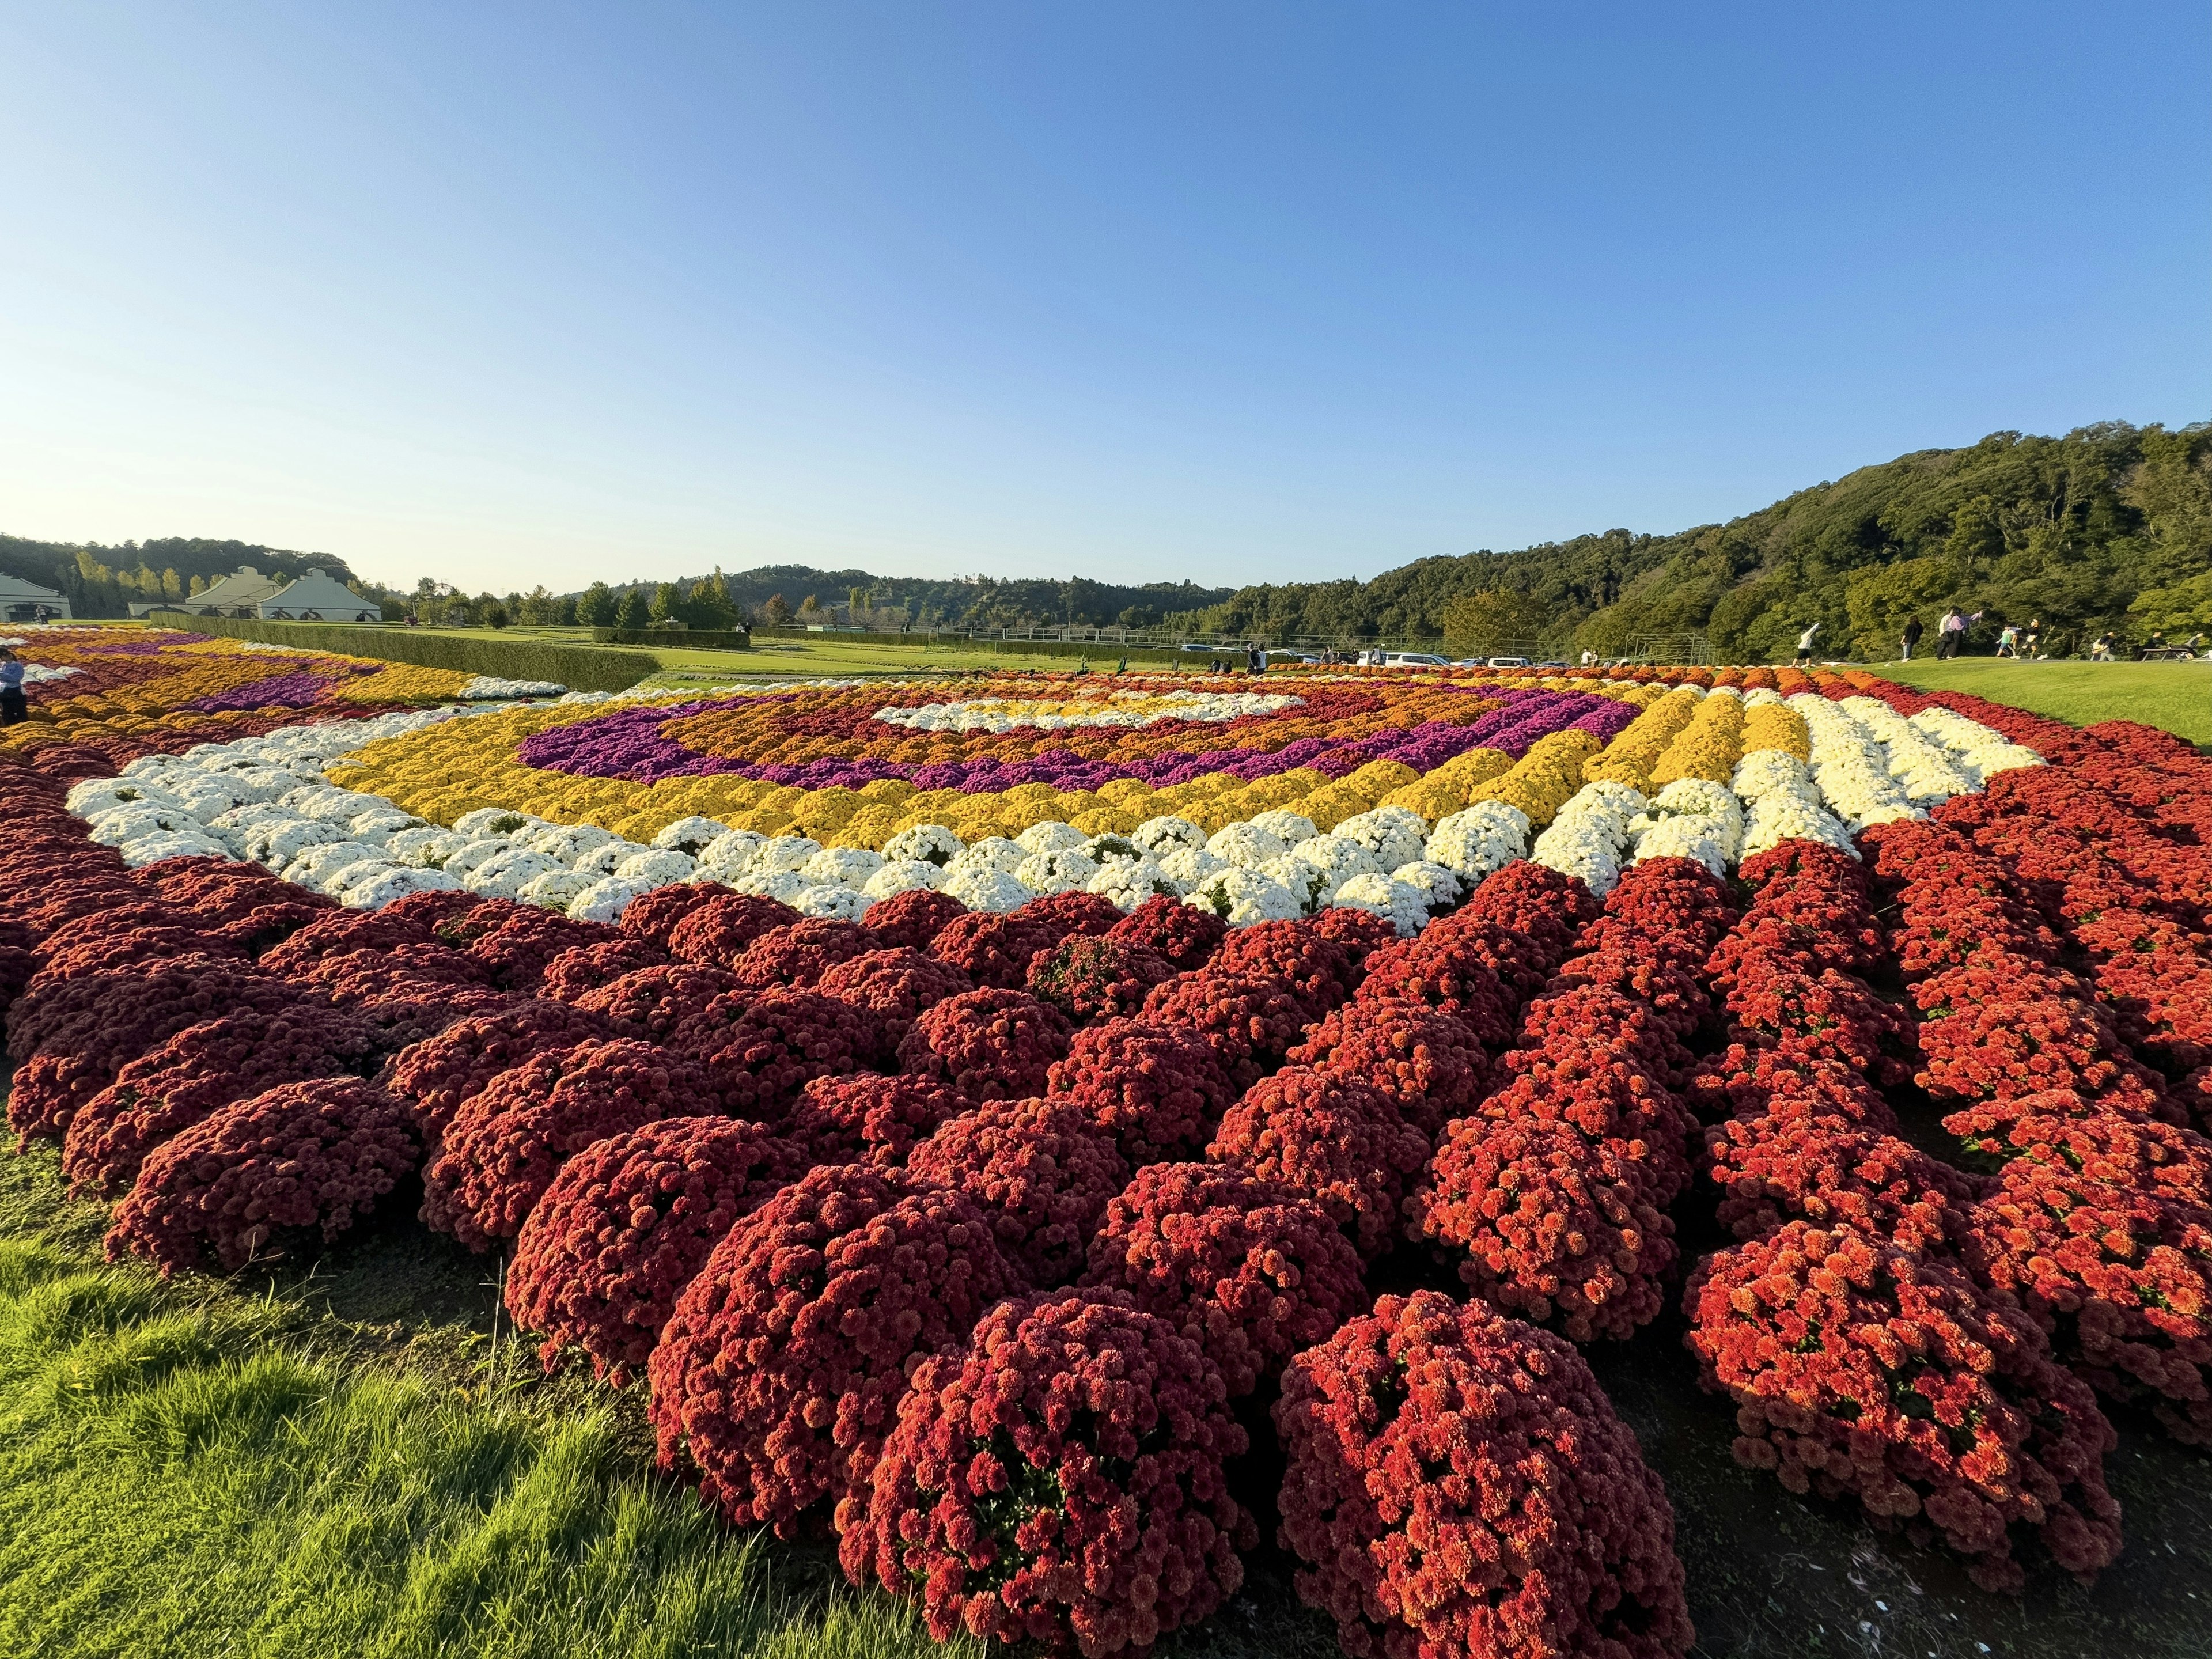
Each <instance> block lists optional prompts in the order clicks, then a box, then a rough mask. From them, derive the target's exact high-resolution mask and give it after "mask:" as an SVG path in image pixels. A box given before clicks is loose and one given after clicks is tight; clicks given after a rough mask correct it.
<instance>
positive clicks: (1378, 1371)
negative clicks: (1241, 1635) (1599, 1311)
mask: <svg viewBox="0 0 2212 1659" xmlns="http://www.w3.org/2000/svg"><path fill="white" fill-rule="evenodd" d="M1496 879H1497V878H1496V877H1492V880H1493V881H1494V880H1496ZM1275 1424H1276V1426H1277V1429H1278V1430H1279V1432H1280V1434H1281V1436H1282V1439H1283V1443H1284V1444H1285V1447H1286V1448H1287V1449H1288V1451H1289V1454H1290V1467H1289V1470H1288V1472H1287V1473H1286V1474H1285V1478H1284V1481H1283V1492H1282V1500H1281V1501H1282V1515H1283V1521H1282V1528H1281V1533H1280V1536H1281V1539H1282V1541H1283V1543H1284V1545H1285V1547H1287V1548H1288V1549H1290V1550H1291V1552H1292V1553H1295V1554H1296V1555H1297V1558H1298V1559H1299V1560H1300V1561H1301V1562H1302V1563H1303V1564H1304V1566H1303V1569H1302V1570H1301V1571H1299V1573H1298V1575H1297V1590H1298V1595H1299V1596H1300V1597H1301V1598H1302V1599H1303V1600H1304V1601H1306V1602H1307V1603H1308V1604H1309V1605H1310V1606H1313V1607H1320V1608H1322V1609H1324V1610H1325V1611H1326V1612H1328V1613H1329V1614H1330V1615H1331V1616H1332V1617H1333V1618H1334V1620H1336V1626H1337V1632H1338V1635H1339V1638H1340V1640H1341V1641H1342V1643H1343V1644H1344V1648H1345V1650H1346V1652H1347V1653H1352V1654H1359V1655H1372V1654H1377V1653H1382V1654H1389V1655H1393V1656H1410V1655H1413V1654H1415V1653H1419V1654H1420V1655H1423V1656H1435V1659H1476V1656H1490V1655H1498V1656H1505V1655H1513V1656H1523V1655H1525V1656H1529V1659H1534V1656H1537V1655H1549V1654H1559V1655H1565V1654H1592V1655H1596V1654H1604V1655H1607V1656H1611V1659H1666V1656H1672V1655H1679V1654H1681V1653H1684V1652H1686V1651H1687V1650H1688V1649H1689V1646H1690V1644H1691V1642H1692V1639H1693V1638H1692V1632H1691V1628H1690V1619H1689V1610H1688V1607H1687V1605H1686V1602H1685V1601H1684V1598H1683V1593H1682V1564H1681V1562H1680V1560H1679V1559H1677V1558H1676V1556H1675V1554H1674V1510H1673V1508H1672V1507H1671V1506H1670V1505H1669V1504H1668V1501H1667V1492H1666V1488H1665V1487H1664V1486H1662V1485H1661V1484H1660V1480H1659V1477H1658V1476H1657V1475H1656V1474H1653V1473H1652V1472H1651V1470H1650V1467H1649V1466H1648V1465H1646V1464H1645V1463H1644V1458H1643V1455H1642V1452H1641V1450H1640V1449H1639V1448H1638V1445H1637V1443H1636V1437H1635V1435H1634V1434H1633V1433H1632V1432H1631V1431H1630V1430H1629V1428H1628V1427H1627V1425H1626V1424H1624V1423H1622V1422H1621V1420H1620V1419H1619V1418H1618V1417H1616V1416H1615V1415H1614V1414H1613V1406H1612V1404H1611V1402H1610V1401H1607V1399H1606V1397H1605V1395H1604V1393H1603V1392H1602V1391H1601V1389H1599V1387H1598V1385H1597V1380H1596V1378H1595V1377H1594V1376H1591V1374H1590V1370H1589V1365H1588V1364H1585V1363H1584V1362H1583V1358H1582V1357H1581V1356H1580V1355H1579V1354H1577V1352H1575V1351H1574V1350H1573V1349H1572V1348H1571V1347H1570V1346H1568V1345H1567V1344H1566V1343H1565V1342H1564V1341H1562V1340H1559V1338H1558V1337H1556V1336H1553V1335H1551V1334H1549V1333H1547V1332H1544V1331H1539V1330H1536V1329H1534V1328H1531V1327H1529V1326H1528V1325H1524V1324H1522V1323H1521V1322H1519V1321H1517V1320H1512V1319H1505V1318H1501V1317H1500V1316H1498V1314H1496V1313H1495V1312H1493V1311H1492V1310H1490V1309H1488V1308H1486V1307H1484V1306H1483V1305H1482V1304H1480V1303H1476V1304H1457V1303H1455V1302H1453V1301H1452V1300H1451V1298H1449V1297H1445V1296H1441V1295H1439V1294H1437V1292H1436V1291H1419V1292H1416V1293H1415V1294H1414V1295H1413V1296H1410V1297H1395V1296H1386V1297H1383V1298H1382V1299H1381V1300H1380V1301H1379V1302H1377V1303H1376V1304H1375V1311H1374V1312H1373V1314H1371V1315H1370V1316H1365V1317H1363V1318H1358V1319H1354V1320H1352V1321H1351V1322H1349V1323H1347V1324H1346V1325H1345V1326H1344V1328H1342V1329H1341V1330H1340V1331H1338V1332H1337V1333H1336V1334H1335V1335H1334V1336H1333V1337H1331V1338H1330V1339H1329V1340H1328V1341H1327V1342H1324V1343H1322V1345H1321V1346H1318V1347H1315V1348H1310V1349H1308V1350H1307V1351H1306V1352H1304V1353H1302V1354H1300V1355H1298V1356H1297V1358H1295V1359H1293V1360H1292V1361H1291V1366H1290V1369H1289V1370H1287V1371H1286V1372H1285V1374H1284V1377H1283V1394H1282V1399H1281V1400H1280V1401H1279V1403H1278V1404H1277V1405H1276V1407H1275Z"/></svg>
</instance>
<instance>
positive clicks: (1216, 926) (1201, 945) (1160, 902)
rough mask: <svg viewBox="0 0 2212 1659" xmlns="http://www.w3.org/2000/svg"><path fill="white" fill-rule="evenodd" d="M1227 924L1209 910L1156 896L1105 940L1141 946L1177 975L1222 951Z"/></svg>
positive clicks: (1142, 905)
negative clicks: (1160, 959)
mask: <svg viewBox="0 0 2212 1659" xmlns="http://www.w3.org/2000/svg"><path fill="white" fill-rule="evenodd" d="M1228 934H1229V924H1228V923H1227V922H1225V921H1222V919H1221V918H1220V917H1219V916H1217V915H1214V914H1213V912H1212V911H1211V910H1208V909H1206V908H1202V907H1201V906H1199V905H1195V904H1185V903H1184V902H1182V900H1181V899H1178V898H1170V897H1169V896H1167V895H1166V894H1164V893H1162V894H1158V895H1155V896H1153V897H1152V898H1148V899H1146V901H1145V902H1143V903H1142V904H1140V905H1139V906H1138V907H1137V908H1135V909H1133V910H1132V911H1130V912H1129V914H1128V915H1126V916H1123V917H1122V918H1121V921H1117V922H1115V924H1114V925H1113V926H1112V927H1109V928H1108V929H1107V930H1106V933H1105V937H1106V938H1108V939H1122V940H1126V941H1127V943H1129V944H1131V945H1141V946H1143V947H1144V948H1145V949H1146V950H1147V951H1152V953H1153V954H1154V955H1155V956H1158V957H1164V958H1165V959H1166V961H1167V963H1168V965H1169V966H1170V967H1171V968H1173V969H1175V970H1176V972H1177V973H1179V974H1186V973H1188V972H1189V971H1190V970H1191V969H1194V968H1203V967H1204V966H1205V965H1206V963H1208V962H1209V961H1211V960H1212V957H1213V953H1214V952H1215V951H1218V950H1219V949H1220V948H1221V941H1222V940H1223V939H1225V938H1227V937H1228Z"/></svg>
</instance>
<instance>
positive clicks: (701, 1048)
mask: <svg viewBox="0 0 2212 1659" xmlns="http://www.w3.org/2000/svg"><path fill="white" fill-rule="evenodd" d="M939 1006H944V1005H942V1004H940V1005H939ZM670 1041H671V1043H672V1044H673V1046H674V1047H676V1048H680V1049H683V1050H684V1052H686V1053H688V1054H696V1055H697V1056H698V1058H699V1060H700V1062H701V1064H702V1066H705V1068H706V1072H707V1077H708V1084H709V1085H710V1087H711V1088H712V1090H713V1091H714V1093H715V1094H716V1095H717V1096H718V1097H720V1098H721V1099H722V1100H723V1101H724V1102H725V1103H726V1104H727V1106H728V1108H729V1109H730V1110H731V1111H732V1112H734V1113H736V1114H737V1115H738V1116H740V1117H751V1118H757V1119H759V1120H761V1121H763V1122H766V1121H772V1120H774V1119H775V1118H778V1117H781V1115H783V1114H784V1112H785V1111H787V1109H789V1108H790V1105H791V1103H792V1102H793V1101H794V1100H796V1099H797V1098H798V1097H799V1091H800V1090H801V1089H803V1088H805V1086H806V1085H808V1084H810V1083H811V1082H812V1081H813V1080H814V1079H816V1078H818V1077H842V1076H844V1075H846V1074H847V1073H853V1072H860V1071H866V1070H868V1069H869V1068H870V1067H872V1066H874V1065H875V1064H876V1063H877V1062H878V1060H881V1059H882V1058H883V1054H884V1041H883V1027H882V1026H881V1025H880V1024H878V1022H877V1019H876V1017H875V1016H874V1015H873V1014H872V1013H870V1012H867V1010H866V1009H865V1008H855V1007H854V1006H853V1005H852V1004H850V1003H848V1002H840V1001H838V1000H837V999H836V998H835V997H825V996H823V995H822V994H820V993H819V992H817V991H763V992H762V993H760V994H758V995H757V996H756V995H754V994H751V993H750V992H747V991H732V992H731V993H730V994H727V995H726V996H720V997H717V998H715V1000H714V1001H712V1002H710V1003H708V1005H707V1006H706V1007H705V1009H703V1010H702V1012H699V1013H696V1014H694V1015H693V1016H692V1017H691V1018H689V1019H687V1020H685V1021H684V1024H682V1025H680V1026H678V1028H677V1030H676V1032H675V1034H674V1035H673V1036H671V1039H670Z"/></svg>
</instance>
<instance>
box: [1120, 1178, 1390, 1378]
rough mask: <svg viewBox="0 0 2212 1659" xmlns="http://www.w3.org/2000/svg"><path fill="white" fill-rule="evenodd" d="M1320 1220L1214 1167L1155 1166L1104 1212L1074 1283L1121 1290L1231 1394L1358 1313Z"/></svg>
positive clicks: (1305, 1201)
mask: <svg viewBox="0 0 2212 1659" xmlns="http://www.w3.org/2000/svg"><path fill="white" fill-rule="evenodd" d="M1360 1272H1361V1264H1360V1261H1359V1253H1358V1251H1357V1250H1355V1249H1352V1244H1351V1243H1350V1241H1349V1240H1347V1239H1346V1237H1345V1236H1344V1235H1343V1234H1342V1233H1341V1232H1340V1231H1338V1230H1337V1226H1336V1224H1335V1223H1334V1221H1332V1220H1331V1219H1330V1218H1329V1216H1328V1212H1327V1211H1325V1210H1323V1209H1322V1207H1321V1206H1320V1205H1318V1204H1316V1202H1314V1200H1311V1199H1310V1198H1303V1197H1301V1196H1299V1195H1298V1194H1297V1193H1295V1192H1293V1191H1291V1189H1290V1188H1287V1187H1282V1186H1279V1185H1277V1184H1276V1183H1275V1182H1270V1181H1261V1180H1260V1179H1259V1178H1258V1177H1257V1176H1251V1175H1248V1174H1247V1173H1245V1172H1244V1171H1243V1170H1240V1169H1237V1168H1234V1167H1232V1166H1230V1165H1226V1164H1149V1165H1147V1166H1146V1168H1144V1169H1141V1170H1138V1171H1137V1178H1136V1179H1135V1180H1134V1181H1133V1182H1130V1183H1129V1184H1128V1186H1127V1187H1126V1188H1123V1189H1122V1191H1121V1193H1120V1194H1118V1195H1117V1196H1115V1198H1114V1199H1113V1200H1112V1201H1111V1202H1109V1204H1108V1205H1107V1206H1106V1210H1105V1214H1104V1216H1103V1218H1102V1220H1101V1222H1100V1225H1099V1228H1098V1232H1097V1237H1094V1238H1093V1239H1092V1240H1091V1249H1090V1259H1089V1266H1088V1268H1087V1269H1086V1271H1085V1273H1084V1277H1083V1283H1084V1284H1085V1285H1099V1286H1104V1287H1106V1288H1109V1289H1113V1290H1119V1291H1126V1292H1127V1294H1128V1295H1129V1297H1130V1298H1131V1299H1132V1301H1133V1303H1134V1304H1135V1305H1136V1306H1138V1307H1139V1308H1141V1309H1143V1310H1145V1311H1146V1312H1147V1313H1152V1314H1158V1316H1160V1317H1161V1318H1163V1319H1164V1320H1166V1321H1167V1322H1169V1323H1170V1324H1172V1325H1174V1326H1175V1327H1176V1328H1178V1329H1179V1330H1181V1331H1182V1334H1184V1335H1185V1336H1188V1337H1189V1338H1191V1339H1192V1340H1194V1341H1195V1342H1197V1343H1198V1344H1199V1346H1201V1347H1203V1348H1204V1349H1205V1350H1206V1353H1207V1354H1208V1355H1209V1356H1210V1357H1211V1358H1212V1360H1213V1362H1214V1363H1215V1364H1218V1365H1219V1366H1220V1367H1221V1374H1222V1376H1223V1379H1224V1380H1225V1382H1226V1383H1227V1384H1228V1387H1229V1392H1230V1395H1231V1397H1235V1396H1237V1395H1248V1394H1250V1393H1251V1392H1252V1391H1253V1390H1254V1389H1256V1388H1258V1387H1259V1385H1260V1384H1261V1382H1262V1381H1265V1380H1267V1379H1271V1378H1273V1377H1274V1376H1277V1375H1278V1374H1279V1373H1280V1371H1281V1370H1282V1368H1283V1366H1284V1365H1285V1364H1286V1363H1288V1361H1289V1359H1290V1357H1291V1355H1292V1354H1293V1353H1296V1352H1298V1351H1299V1350H1300V1349H1302V1348H1309V1347H1311V1346H1313V1345H1314V1344H1315V1343H1316V1342H1322V1341H1325V1340H1328V1337H1329V1336H1330V1335H1332V1334H1334V1332H1335V1331H1336V1329H1337V1328H1338V1327H1339V1326H1340V1325H1342V1324H1343V1323H1344V1322H1345V1321H1346V1320H1347V1319H1350V1318H1352V1316H1355V1315H1357V1314H1358V1313H1360V1312H1361V1311H1363V1310H1364V1309H1365V1308H1366V1306H1367V1292H1366V1290H1365V1288H1364V1286H1363V1285H1361V1283H1360Z"/></svg>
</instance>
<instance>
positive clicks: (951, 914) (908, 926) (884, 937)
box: [860, 887, 968, 951]
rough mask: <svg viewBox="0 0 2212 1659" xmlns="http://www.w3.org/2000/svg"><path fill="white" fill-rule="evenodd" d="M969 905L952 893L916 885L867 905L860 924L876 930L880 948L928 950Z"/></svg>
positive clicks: (962, 914)
mask: <svg viewBox="0 0 2212 1659" xmlns="http://www.w3.org/2000/svg"><path fill="white" fill-rule="evenodd" d="M967 914H968V907H967V906H966V905H964V904H963V903H962V902H960V901H959V900H958V899H957V898H955V897H953V896H952V895H951V894H950V893H939V892H933V891H932V890H930V889H928V888H927V887H916V888H913V889H911V890H908V891H907V892H903V893H899V894H896V895H894V896H891V897H890V898H887V899H884V901H882V902H880V903H877V904H872V905H870V906H869V907H868V910H867V914H866V915H864V916H862V917H861V918H860V926H861V927H865V928H866V929H867V930H868V931H869V932H870V933H873V934H875V935H876V936H877V938H878V940H879V941H880V945H879V948H886V949H890V950H899V949H905V950H908V951H927V950H928V949H929V948H930V946H931V945H934V944H935V943H936V942H937V936H938V935H939V933H943V932H944V931H945V928H946V927H949V926H951V924H952V923H953V922H954V921H957V920H958V919H959V918H960V917H962V916H964V915H967Z"/></svg>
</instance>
